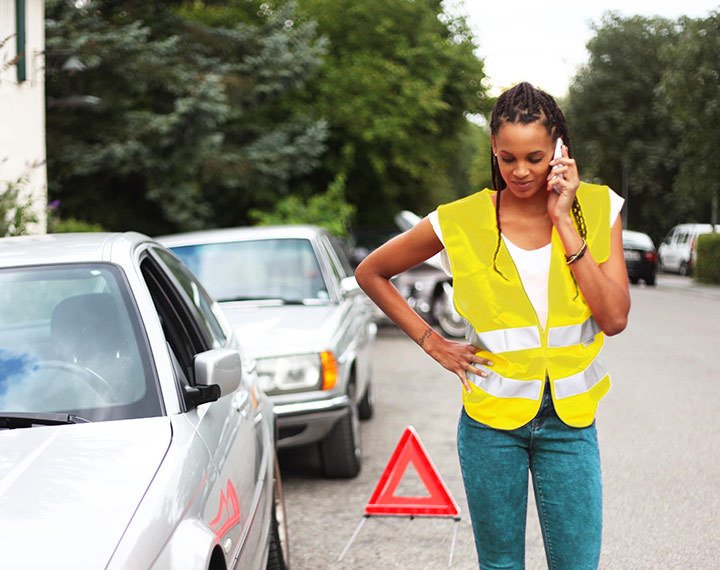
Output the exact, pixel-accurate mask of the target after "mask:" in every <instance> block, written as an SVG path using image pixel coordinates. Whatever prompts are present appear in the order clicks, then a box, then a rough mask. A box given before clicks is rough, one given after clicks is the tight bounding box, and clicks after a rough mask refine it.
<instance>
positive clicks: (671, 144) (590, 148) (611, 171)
mask: <svg viewBox="0 0 720 570" xmlns="http://www.w3.org/2000/svg"><path fill="white" fill-rule="evenodd" d="M676 41H677V31H676V29H675V23H674V22H673V21H671V20H666V19H663V18H646V17H640V16H632V17H627V18H626V17H622V16H620V15H618V14H615V13H607V14H605V15H604V17H603V18H602V21H601V22H600V24H599V25H597V26H596V27H595V36H594V37H593V38H592V39H591V40H590V41H589V42H588V45H587V49H588V51H589V52H590V58H589V61H588V64H587V65H586V66H585V67H583V68H582V69H581V70H580V71H579V73H578V74H577V76H576V77H575V79H574V81H573V83H572V85H571V87H570V91H569V96H568V108H567V115H568V122H569V124H570V128H571V133H572V135H573V143H574V148H575V152H576V156H577V158H578V164H579V165H580V168H581V175H582V176H583V178H585V179H592V180H596V181H599V182H602V183H604V184H608V185H610V186H611V187H612V188H613V189H614V190H615V191H616V192H618V193H621V192H622V189H623V170H625V173H626V176H627V187H628V198H629V199H628V204H627V207H628V226H629V227H631V228H634V229H637V230H641V231H644V232H647V233H649V234H650V235H651V236H652V237H653V238H654V239H655V241H656V242H657V240H659V239H661V237H662V235H663V234H664V233H665V231H666V230H667V229H668V228H669V227H670V226H671V225H672V224H673V223H676V222H677V221H678V220H679V219H682V218H684V217H685V216H687V215H688V213H689V212H690V211H691V210H692V204H691V203H690V202H689V201H687V200H682V199H680V198H679V197H678V195H677V194H675V193H674V192H673V180H674V179H675V176H676V174H677V170H678V154H677V136H678V133H677V130H676V128H675V125H674V123H673V122H672V121H671V120H670V118H669V116H668V114H667V112H666V110H665V109H664V107H663V105H662V104H661V102H660V101H659V100H658V97H657V95H656V90H657V88H658V85H659V84H660V81H661V79H662V77H663V74H664V72H665V62H664V61H662V60H661V59H660V58H658V54H659V53H660V52H661V50H662V49H663V47H664V46H666V45H668V44H673V43H675V42H676Z"/></svg>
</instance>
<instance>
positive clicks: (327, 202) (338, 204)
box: [249, 174, 355, 237]
mask: <svg viewBox="0 0 720 570" xmlns="http://www.w3.org/2000/svg"><path fill="white" fill-rule="evenodd" d="M354 213H355V206H353V205H352V204H349V203H348V202H347V200H346V199H345V175H343V174H338V175H337V176H336V177H335V179H334V180H333V181H332V182H331V183H330V185H329V186H328V188H327V191H326V192H325V193H323V194H315V195H314V196H311V197H310V198H309V199H308V200H307V201H303V200H302V199H300V198H299V197H298V196H295V195H289V196H286V197H285V198H283V199H282V200H280V201H279V202H278V203H277V204H276V205H275V209H274V210H273V211H272V212H263V211H262V210H250V212H249V215H250V218H251V219H252V220H253V221H254V222H256V223H257V224H258V225H261V226H268V225H284V224H315V225H317V226H320V227H322V228H325V229H326V230H328V231H329V232H330V233H331V234H332V235H335V236H339V237H346V236H347V235H348V233H349V228H350V219H351V218H352V216H353V214H354Z"/></svg>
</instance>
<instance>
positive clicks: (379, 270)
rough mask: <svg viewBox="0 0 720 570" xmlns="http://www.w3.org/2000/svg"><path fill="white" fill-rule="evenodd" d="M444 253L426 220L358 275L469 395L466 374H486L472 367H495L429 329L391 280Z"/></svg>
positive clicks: (381, 250) (363, 266) (468, 347)
mask: <svg viewBox="0 0 720 570" xmlns="http://www.w3.org/2000/svg"><path fill="white" fill-rule="evenodd" d="M442 249H443V245H442V242H441V241H440V240H439V239H438V237H437V236H436V235H435V230H434V229H433V227H432V224H431V223H430V220H428V219H427V218H424V219H423V220H422V221H421V222H420V223H419V224H418V225H416V226H415V227H414V228H412V229H411V230H408V231H407V232H405V233H403V234H401V235H399V236H397V237H395V238H393V239H391V240H390V241H388V242H387V243H386V244H384V245H382V246H381V247H379V248H378V249H376V250H375V251H373V252H372V253H371V254H370V255H368V256H367V257H366V258H365V259H364V260H363V262H362V263H361V264H360V265H359V266H358V268H357V270H356V271H355V277H356V279H357V282H358V284H359V285H360V287H362V289H363V290H364V291H365V293H367V295H368V297H370V298H371V299H372V300H373V301H374V302H375V304H376V305H377V306H378V307H380V309H382V311H383V312H384V313H385V314H386V315H387V316H388V317H389V318H390V319H391V320H392V321H393V322H394V323H395V324H397V325H398V326H399V327H400V328H401V329H402V330H403V331H405V333H406V334H407V335H408V336H409V337H410V338H412V339H413V340H414V341H415V342H416V343H418V344H419V345H420V347H421V348H422V349H423V350H424V351H425V352H426V353H427V354H429V355H430V356H431V357H432V358H434V359H435V360H436V361H437V362H438V363H440V364H441V365H442V366H443V367H445V368H446V369H448V370H450V371H451V372H454V373H455V374H456V375H457V376H458V377H459V378H460V380H461V381H462V383H463V385H464V386H465V389H466V390H467V391H468V392H470V385H469V383H468V380H467V376H466V375H465V373H466V372H471V373H473V374H477V375H479V376H487V374H486V373H485V372H484V371H483V370H481V369H479V368H476V367H474V366H472V364H474V363H478V364H484V365H487V366H492V363H491V362H490V361H489V360H486V359H484V358H479V357H477V356H475V352H477V348H475V347H474V346H473V345H471V344H468V343H461V342H453V341H449V340H447V339H445V338H443V337H442V336H440V335H439V334H438V333H437V332H435V331H434V330H433V329H432V327H431V326H430V325H428V324H427V323H426V322H425V321H424V320H423V319H422V317H420V315H418V314H417V313H416V312H415V311H414V310H413V309H412V308H411V307H410V305H408V303H407V301H406V300H405V299H404V298H403V296H402V295H400V293H399V292H398V290H397V289H396V288H395V287H394V286H393V284H392V283H390V278H391V277H393V276H395V275H397V274H398V273H402V272H403V271H406V270H408V269H410V268H411V267H415V266H416V265H417V264H418V263H421V262H423V261H425V260H426V259H429V258H430V257H432V256H433V255H435V254H436V253H438V252H439V251H441V250H442Z"/></svg>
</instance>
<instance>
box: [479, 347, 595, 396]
mask: <svg viewBox="0 0 720 570" xmlns="http://www.w3.org/2000/svg"><path fill="white" fill-rule="evenodd" d="M476 366H477V367H478V368H481V369H482V370H484V371H485V372H487V378H486V377H483V376H478V375H476V374H472V373H471V372H468V373H467V374H466V376H467V379H468V381H469V382H472V383H473V384H475V386H477V387H478V388H480V389H481V390H483V391H484V392H487V393H488V394H490V395H491V396H495V397H496V398H527V399H529V400H537V399H538V398H539V397H540V389H541V388H542V380H513V379H512V378H505V377H504V376H500V374H497V373H496V372H493V371H492V370H489V369H487V368H485V367H484V366H479V365H476ZM607 374H608V370H607V368H606V366H605V363H604V362H603V361H602V360H601V359H600V358H597V357H596V358H595V359H594V360H593V361H592V362H591V363H590V365H589V366H588V367H587V368H585V370H583V371H581V372H578V373H577V374H573V375H572V376H566V377H565V378H557V379H555V380H553V384H554V386H555V398H556V399H558V400H561V399H563V398H570V397H571V396H577V395H578V394H584V393H585V392H587V391H588V390H590V388H592V387H593V386H595V384H597V383H598V382H600V380H602V379H603V378H604V377H605V376H606V375H607Z"/></svg>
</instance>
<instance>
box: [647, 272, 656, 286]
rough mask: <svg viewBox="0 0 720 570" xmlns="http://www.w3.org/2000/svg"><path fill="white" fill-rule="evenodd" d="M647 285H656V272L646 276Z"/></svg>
mask: <svg viewBox="0 0 720 570" xmlns="http://www.w3.org/2000/svg"><path fill="white" fill-rule="evenodd" d="M645 285H655V274H654V273H652V274H650V275H648V276H647V277H645Z"/></svg>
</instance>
